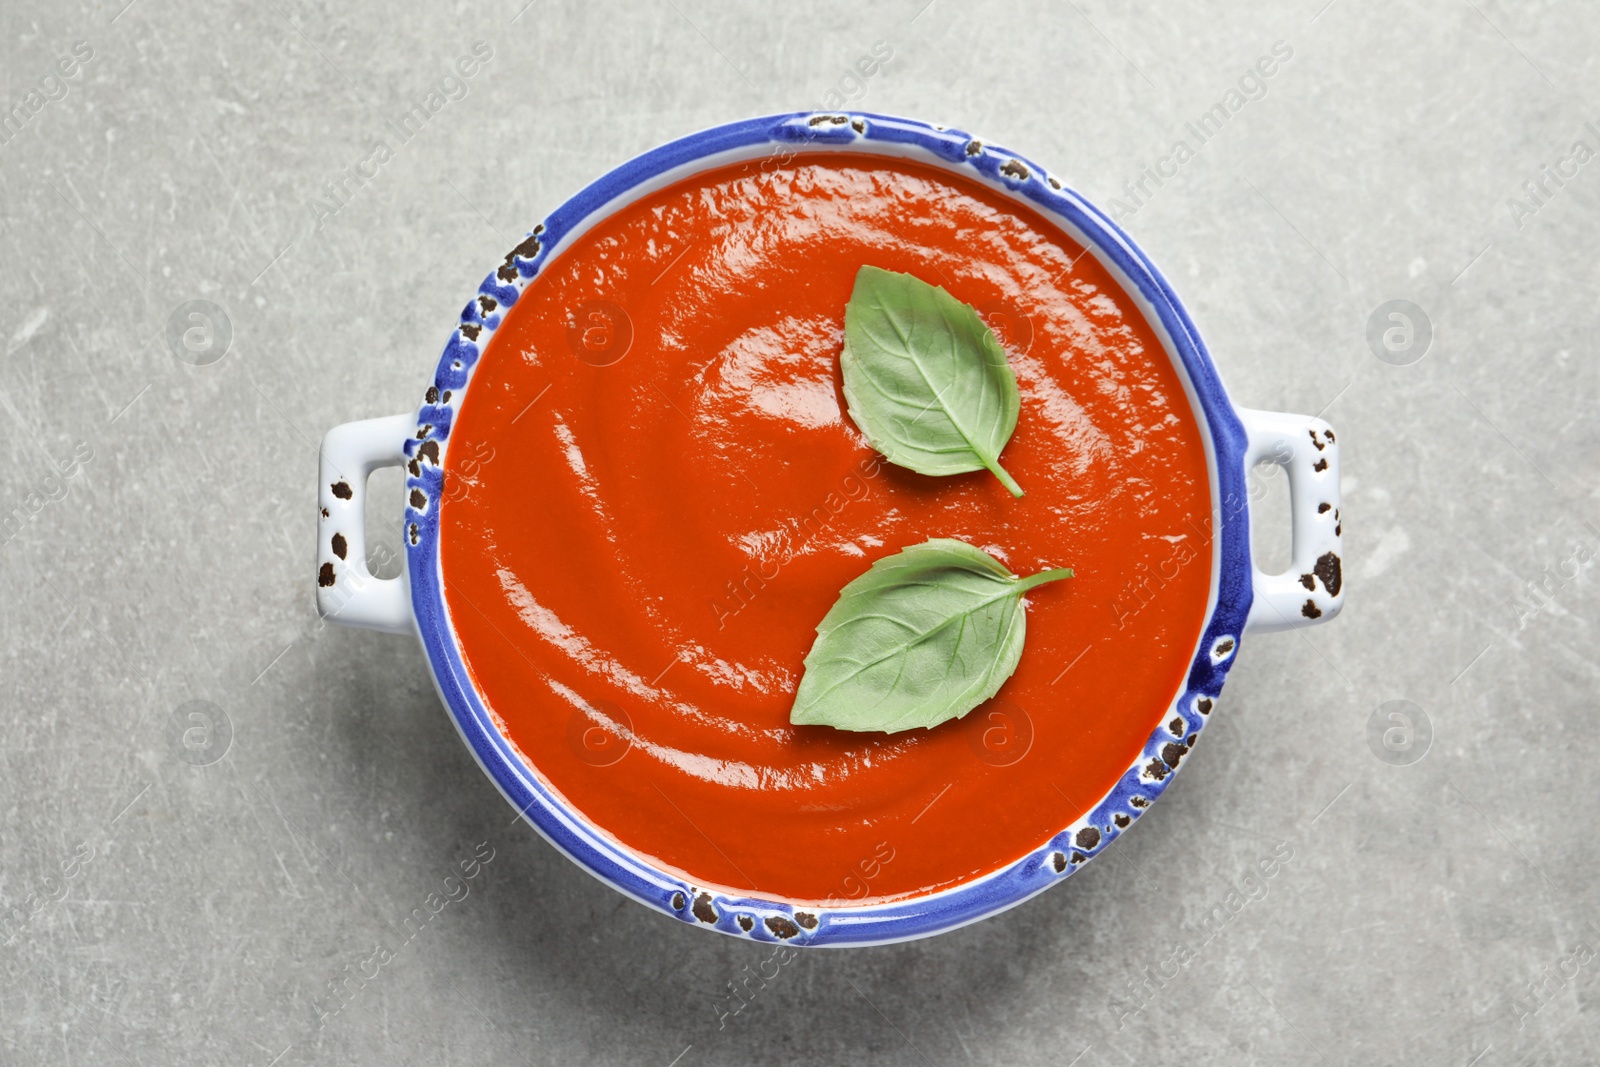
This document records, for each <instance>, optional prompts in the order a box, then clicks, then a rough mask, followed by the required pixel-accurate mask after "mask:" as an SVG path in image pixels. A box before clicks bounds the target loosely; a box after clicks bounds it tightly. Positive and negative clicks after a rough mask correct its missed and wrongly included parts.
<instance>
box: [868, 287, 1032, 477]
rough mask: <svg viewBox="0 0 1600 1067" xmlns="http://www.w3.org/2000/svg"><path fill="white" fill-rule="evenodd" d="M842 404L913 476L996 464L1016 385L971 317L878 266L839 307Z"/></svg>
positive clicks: (965, 308) (964, 308) (994, 343)
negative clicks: (842, 341)
mask: <svg viewBox="0 0 1600 1067" xmlns="http://www.w3.org/2000/svg"><path fill="white" fill-rule="evenodd" d="M839 362H840V365H841V366H842V368H843V370H844V398H845V403H846V404H847V405H848V406H849V409H850V417H851V418H852V419H854V420H855V424H856V425H857V426H859V427H860V428H861V432H862V433H864V434H866V437H867V441H868V442H869V443H870V444H871V445H872V447H873V448H876V449H877V450H878V451H879V452H882V453H883V454H884V456H885V457H886V458H887V459H888V460H889V462H891V463H895V464H898V465H900V466H902V467H909V468H911V469H912V470H914V471H917V472H918V473H920V474H961V473H963V472H966V471H976V470H984V469H988V470H990V471H992V472H993V473H994V476H995V477H996V478H999V479H1000V481H1001V482H1002V483H1003V484H1004V485H1005V487H1006V488H1007V489H1009V490H1011V495H1012V496H1021V495H1022V488H1021V487H1020V486H1019V485H1017V483H1016V480H1015V479H1013V478H1012V477H1011V475H1009V474H1007V473H1006V472H1005V471H1004V470H1003V469H1002V468H1001V466H1000V450H1001V449H1003V448H1005V446H1006V442H1007V441H1010V440H1011V432H1012V431H1013V430H1015V429H1016V428H1017V410H1018V408H1019V406H1020V401H1019V399H1018V396H1017V379H1016V376H1015V375H1013V374H1012V373H1011V365H1010V364H1009V363H1007V362H1006V353H1005V349H1003V348H1001V347H1000V342H999V341H998V340H996V339H995V336H994V331H992V330H990V329H989V327H988V326H986V325H984V322H983V320H982V319H980V318H979V317H978V313H977V312H976V311H974V310H973V309H972V307H971V306H970V305H968V304H963V303H962V302H961V301H959V300H957V299H956V298H955V297H953V296H951V295H950V294H949V293H947V292H945V291H944V290H943V289H941V288H939V287H938V286H936V285H929V284H928V283H927V282H925V281H922V280H921V279H919V278H915V277H913V276H911V275H909V274H896V273H894V272H893V271H887V270H882V269H880V268H878V267H862V268H861V269H860V270H859V271H857V272H856V284H855V289H854V290H853V291H852V292H851V294H850V303H849V304H847V305H846V306H845V311H844V353H843V354H842V355H841V356H840V357H839Z"/></svg>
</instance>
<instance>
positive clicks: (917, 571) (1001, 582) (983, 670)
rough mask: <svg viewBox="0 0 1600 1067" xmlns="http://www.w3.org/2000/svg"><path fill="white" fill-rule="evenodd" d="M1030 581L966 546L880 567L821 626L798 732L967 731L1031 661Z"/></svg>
mask: <svg viewBox="0 0 1600 1067" xmlns="http://www.w3.org/2000/svg"><path fill="white" fill-rule="evenodd" d="M1070 577H1072V571H1070V570H1066V569H1058V570H1047V571H1041V572H1040V573H1038V574H1035V575H1033V576H1031V577H1028V578H1019V577H1017V576H1016V575H1015V574H1012V573H1011V571H1009V570H1008V569H1007V568H1006V567H1005V565H1004V564H1002V563H1001V562H1000V561H999V560H997V559H995V558H994V557H993V556H991V555H989V554H988V553H987V552H984V551H983V550H982V549H978V548H974V547H973V546H972V545H969V544H967V543H966V542H965V541H957V540H955V539H953V538H948V537H936V538H933V539H931V540H929V541H925V542H923V543H922V544H920V545H912V546H911V547H909V548H906V549H903V550H902V551H900V552H898V553H896V554H895V555H892V556H886V557H884V558H883V559H880V560H878V561H877V562H876V563H874V564H873V565H872V567H871V568H870V569H869V570H868V571H867V572H866V573H865V574H863V575H861V576H859V577H857V578H856V579H854V580H853V581H851V582H850V583H849V584H848V585H846V586H845V587H844V588H843V589H842V590H840V592H839V599H838V600H837V601H835V603H834V605H833V607H832V608H830V609H829V610H828V613H827V615H825V616H824V617H823V619H822V622H821V623H819V624H818V625H817V639H816V641H815V642H814V643H813V644H812V646H811V651H810V652H809V653H808V654H807V655H806V660H805V674H804V676H803V677H802V678H801V679H800V688H799V691H798V692H797V693H796V694H795V701H794V707H793V709H792V710H791V712H790V714H789V721H790V722H792V723H794V724H795V725H797V726H808V725H823V726H832V727H835V728H836V729H840V730H856V731H871V730H878V731H883V732H886V733H896V732H899V731H901V730H910V729H914V728H916V727H922V728H924V729H930V728H932V727H934V726H937V725H939V724H940V723H942V722H945V721H947V720H950V719H958V718H960V717H961V716H963V715H965V714H966V713H967V712H969V711H971V710H972V709H973V708H975V707H977V706H978V705H979V704H982V703H983V702H984V701H985V700H988V699H989V698H990V697H992V696H994V695H995V693H996V692H998V691H999V689H1000V686H1001V685H1002V684H1004V683H1005V680H1006V679H1007V678H1010V677H1011V675H1012V673H1013V672H1014V671H1015V670H1016V669H1017V663H1018V662H1019V661H1020V660H1021V658H1022V643H1023V638H1024V636H1025V634H1026V631H1027V620H1026V618H1025V613H1024V610H1023V604H1022V595H1023V594H1024V593H1026V592H1027V591H1028V590H1030V589H1034V588H1036V587H1038V586H1041V585H1044V584H1045V583H1047V582H1055V581H1059V580H1061V579H1063V578H1070Z"/></svg>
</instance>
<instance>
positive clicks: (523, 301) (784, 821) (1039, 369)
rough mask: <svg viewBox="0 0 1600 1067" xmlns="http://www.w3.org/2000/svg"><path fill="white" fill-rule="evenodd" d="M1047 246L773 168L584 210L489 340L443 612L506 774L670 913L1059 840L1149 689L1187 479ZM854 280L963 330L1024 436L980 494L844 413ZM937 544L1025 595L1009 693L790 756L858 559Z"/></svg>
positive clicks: (1018, 225) (912, 177) (857, 179)
mask: <svg viewBox="0 0 1600 1067" xmlns="http://www.w3.org/2000/svg"><path fill="white" fill-rule="evenodd" d="M1082 252H1083V250H1082V249H1081V248H1080V247H1079V246H1078V245H1076V244H1075V243H1074V242H1072V241H1071V240H1069V239H1067V238H1066V237H1065V236H1063V235H1062V234H1061V233H1060V232H1059V231H1058V230H1056V229H1055V228H1053V227H1052V226H1051V225H1050V224H1049V223H1048V222H1046V221H1045V220H1044V219H1043V218H1042V217H1040V216H1038V215H1036V214H1034V213H1032V212H1031V211H1030V210H1028V209H1027V208H1025V207H1022V206H1020V205H1019V204H1017V203H1015V202H1013V201H1011V200H1009V199H1007V198H1006V197H1004V196H1003V195H1001V194H998V193H996V192H993V191H990V190H989V189H987V188H985V187H983V186H981V185H980V184H978V183H976V182H974V181H969V180H967V179H964V178H962V177H959V176H957V175H953V174H951V173H948V172H946V171H943V170H939V169H936V168H934V167H931V166H923V165H920V164H916V163H912V162H907V161H903V160H892V159H888V158H878V157H863V156H861V155H857V154H850V155H844V154H837V155H835V154H827V155H801V156H798V157H794V158H793V159H791V160H789V161H788V162H786V163H785V164H783V165H775V163H774V161H772V160H768V161H765V163H763V162H752V163H748V164H740V165H735V166H730V167H726V168H724V169H719V170H713V171H709V172H707V173H704V174H700V175H698V176H695V177H693V178H690V179H688V180H686V181H684V182H682V183H680V184H678V185H674V186H672V187H670V188H667V189H665V190H662V191H660V192H657V193H654V194H652V195H649V196H647V197H645V198H644V199H642V200H640V201H638V202H636V203H634V204H631V205H630V206H628V207H625V208H622V209H621V210H619V211H617V212H615V213H614V214H612V215H611V216H609V217H608V218H607V219H606V220H605V221H603V222H601V223H600V224H598V225H597V226H595V227H594V228H593V229H591V230H590V231H588V232H587V233H585V234H583V235H582V236H581V237H580V238H578V239H577V240H576V241H575V243H573V244H572V245H571V246H570V247H568V248H566V249H565V250H563V251H562V252H561V253H560V254H559V255H558V256H557V257H556V258H555V259H554V260H553V261H552V262H551V263H550V264H549V265H548V266H546V267H545V268H544V270H543V271H542V273H541V274H540V275H539V276H537V277H536V278H534V279H533V280H532V281H531V282H530V283H529V285H528V288H527V290H526V292H525V293H524V294H523V295H522V296H521V298H520V299H519V300H518V301H517V302H516V304H515V306H514V307H512V308H511V309H510V311H509V312H508V313H507V314H506V317H505V321H504V323H503V324H502V325H501V327H500V328H499V330H498V332H497V333H496V334H495V335H494V337H493V339H492V341H491V342H490V343H489V345H488V350H487V351H486V352H485V353H484V355H483V358H482V359H481V360H480V362H479V364H478V366H477V369H476V370H475V372H474V377H473V380H472V386H471V389H470V391H469V392H468V394H467V396H466V397H465V399H464V400H463V402H462V404H461V409H460V411H459V413H458V417H457V418H456V420H455V424H454V428H453V430H452V432H451V438H450V443H449V449H448V456H447V459H446V475H445V476H446V482H445V491H444V499H443V502H442V504H441V510H440V526H441V532H440V553H441V566H442V570H443V575H444V582H445V598H446V602H447V604H448V608H449V612H450V618H451V621H452V622H453V624H454V626H455V629H456V632H457V634H458V635H459V638H460V644H461V649H462V655H463V658H464V659H465V661H466V664H467V667H468V669H469V670H470V672H471V674H472V678H473V681H474V682H475V684H476V686H477V688H478V691H479V692H480V693H481V694H482V696H483V699H484V701H485V703H486V704H487V706H488V707H489V709H490V710H491V712H492V713H493V715H494V717H495V720H496V722H497V724H498V725H499V726H500V728H501V729H502V730H503V732H504V733H505V735H506V737H507V738H509V739H510V741H511V742H512V743H513V745H514V746H515V747H516V749H517V750H518V751H519V752H520V753H521V754H522V756H523V758H524V759H525V760H526V761H527V763H528V765H529V766H530V767H532V768H533V769H534V771H535V772H536V773H537V774H538V775H539V776H540V777H541V778H542V779H543V780H544V781H545V782H546V783H548V784H549V786H550V787H551V788H552V789H554V790H555V791H556V792H557V793H559V794H560V795H561V796H562V797H563V798H565V800H566V801H567V802H568V803H569V804H571V805H572V807H574V808H575V809H577V810H578V811H579V812H581V813H582V814H583V815H584V816H586V817H587V818H588V819H589V820H591V821H592V822H593V823H594V824H595V825H596V826H598V827H599V828H600V829H601V830H602V831H603V832H604V833H606V834H609V835H610V836H611V837H612V838H614V839H615V840H616V841H617V842H619V843H620V844H622V845H624V846H626V847H627V848H628V849H631V850H633V851H634V852H635V853H637V854H639V855H641V856H644V857H646V858H648V859H649V860H650V861H652V862H653V863H655V864H657V865H658V866H660V867H662V868H665V869H668V870H671V871H674V872H678V873H680V874H681V875H682V876H683V877H684V878H685V879H687V880H688V881H689V882H691V883H693V884H694V885H695V886H702V887H703V886H709V887H721V888H724V889H727V890H733V891H736V892H740V893H745V894H751V895H759V896H768V897H773V898H777V899H784V900H789V901H793V902H796V903H809V904H828V903H833V904H840V903H844V902H867V901H887V900H894V899H897V898H905V897H907V896H911V895H914V894H920V893H924V892H927V891H931V890H938V889H941V888H946V887H949V886H953V885H956V884H959V883H961V882H965V881H968V880H970V879H972V878H974V877H975V876H979V875H983V874H985V873H988V872H991V871H995V870H997V869H999V868H1002V867H1004V866H1007V865H1009V864H1010V863H1012V862H1014V861H1016V860H1018V859H1019V858H1021V857H1022V856H1024V855H1026V854H1027V853H1028V852H1029V851H1031V850H1033V849H1035V848H1038V847H1039V846H1041V845H1042V844H1043V843H1044V842H1045V841H1046V840H1047V839H1048V838H1049V837H1051V836H1052V835H1053V834H1055V833H1057V832H1059V831H1060V830H1061V828H1062V827H1065V826H1067V825H1068V824H1070V823H1071V822H1072V821H1073V820H1075V819H1077V818H1078V817H1079V816H1080V815H1082V814H1083V813H1084V812H1085V811H1086V810H1087V807H1088V806H1089V805H1091V804H1093V803H1094V802H1095V801H1096V799H1097V798H1099V797H1100V796H1101V795H1102V794H1103V793H1104V792H1105V791H1106V790H1107V789H1108V788H1110V787H1111V785H1112V784H1113V783H1114V781H1115V780H1116V779H1117V778H1118V776H1119V775H1120V774H1121V773H1122V772H1123V771H1124V770H1125V769H1126V768H1127V767H1128V766H1129V765H1130V764H1131V762H1132V761H1133V760H1134V759H1135V758H1136V756H1137V755H1138V752H1139V749H1140V747H1141V745H1142V743H1143V742H1144V740H1145V739H1146V738H1147V737H1148V736H1149V734H1150V732H1151V731H1152V730H1153V729H1154V728H1155V727H1156V725H1157V724H1158V723H1159V722H1160V721H1161V719H1162V717H1163V715H1164V714H1165V713H1166V712H1167V710H1168V708H1169V706H1170V703H1171V701H1172V699H1173V696H1174V695H1175V693H1176V692H1177V691H1178V689H1179V687H1180V685H1181V683H1182V680H1183V677H1184V674H1185V671H1186V670H1187V667H1188V663H1189V660H1190V657H1191V656H1192V654H1193V650H1194V648H1195V646H1196V643H1197V641H1198V638H1199V632H1200V626H1201V623H1202V621H1203V616H1204V613H1205V608H1206V603H1207V598H1208V590H1209V581H1210V571H1211V549H1210V546H1209V544H1208V543H1207V531H1208V529H1209V524H1208V522H1207V518H1208V516H1209V513H1210V493H1209V488H1208V484H1209V483H1208V477H1207V473H1206V460H1205V453H1204V449H1203V445H1202V439H1201V435H1200V431H1199V429H1198V427H1197V425H1196V423H1195V420H1194V417H1193V414H1192V412H1191V409H1190V406H1189V403H1188V401H1187V399H1186V396H1185V393H1184V390H1183V386H1182V385H1181V384H1180V381H1179V378H1178V376H1177V374H1176V372H1175V371H1174V369H1173V367H1172V365H1171V364H1170V362H1169V361H1168V358H1167V356H1166V355H1165V354H1164V350H1163V349H1162V347H1161V345H1160V343H1159V341H1158V340H1157V338H1156V336H1155V334H1154V332H1153V331H1152V329H1151V328H1150V326H1149V324H1148V323H1147V322H1146V321H1145V319H1144V318H1143V317H1142V316H1141V314H1140V313H1139V312H1138V310H1137V309H1136V308H1135V306H1134V304H1133V302H1132V300H1131V299H1130V298H1129V297H1128V296H1127V294H1126V293H1124V292H1123V291H1122V290H1121V289H1120V288H1119V286H1118V285H1117V284H1116V283H1115V282H1114V281H1113V280H1112V279H1111V277H1110V276H1109V275H1108V274H1107V273H1106V271H1105V270H1104V269H1102V268H1101V267H1100V266H1099V265H1098V263H1097V262H1096V260H1095V259H1094V258H1093V257H1092V256H1085V255H1083V254H1082ZM862 264H873V265H875V266H878V267H882V268H884V269H887V270H893V271H906V272H910V273H912V274H915V275H916V276H917V277H919V278H922V279H923V280H925V281H928V282H931V283H933V284H937V285H942V286H944V287H945V288H946V289H947V290H949V291H950V292H951V293H952V294H953V295H954V296H956V297H957V298H959V299H961V300H964V301H966V302H968V303H970V304H972V305H973V306H974V307H976V308H978V309H979V311H980V313H981V314H983V315H984V316H985V317H986V319H987V320H988V321H989V322H990V324H991V325H992V326H994V327H995V329H996V332H997V334H998V335H999V336H1000V337H1001V339H1002V341H1003V343H1004V344H1005V346H1006V349H1007V351H1008V354H1009V356H1010V359H1011V363H1012V366H1013V367H1014V369H1015V372H1016V378H1017V383H1018V387H1019V389H1020V391H1021V397H1022V413H1021V417H1020V419H1019V421H1018V423H1017V429H1016V433H1015V436H1014V437H1013V438H1012V439H1011V443H1010V444H1009V446H1007V448H1006V449H1005V451H1004V453H1003V454H1002V456H1001V460H1002V462H1003V463H1004V465H1005V467H1006V469H1007V470H1008V471H1010V472H1011V474H1012V475H1013V476H1015V478H1016V479H1017V481H1018V482H1019V483H1021V485H1022V486H1023V488H1024V489H1025V490H1026V492H1027V495H1026V496H1024V497H1022V498H1021V499H1013V498H1012V497H1011V495H1010V494H1009V493H1008V492H1007V491H1006V489H1005V488H1004V487H1003V486H1002V485H1001V484H1000V482H999V481H997V480H996V479H995V478H994V477H993V476H992V475H990V474H989V473H987V472H985V471H979V472H976V473H973V474H970V475H962V476H956V477H945V478H931V477H925V476H922V475H918V474H915V473H912V472H910V471H907V470H904V469H901V468H897V467H894V466H892V465H890V464H889V463H888V462H887V461H884V460H882V459H881V457H879V456H878V455H877V454H876V453H875V452H873V450H872V449H871V448H870V447H869V446H868V445H867V444H866V443H865V440H864V438H863V437H862V435H861V433H860V432H859V431H858V430H857V429H856V427H855V426H854V425H853V424H852V423H851V421H850V418H849V416H848V414H847V412H846V410H845V403H844V397H843V393H842V390H841V385H840V376H839V373H840V372H839V352H840V348H841V346H842V344H843V338H844V312H845V304H846V302H847V301H848V300H849V297H850V292H851V287H852V285H853V283H854V280H855V276H856V271H857V269H858V268H860V267H861V266H862ZM930 537H958V538H961V539H963V540H966V541H968V542H970V543H972V544H974V545H977V546H979V547H981V548H984V549H986V550H987V551H989V552H991V553H992V554H994V555H995V556H996V557H997V558H999V559H1000V560H1002V561H1004V562H1005V563H1006V564H1007V565H1008V566H1009V567H1010V568H1011V570H1012V571H1013V572H1015V573H1018V574H1032V573H1033V572H1035V571H1038V570H1041V569H1044V568H1048V567H1071V568H1073V570H1074V571H1075V572H1076V577H1074V578H1072V579H1071V580H1069V581H1064V582H1059V583H1056V584H1054V585H1050V586H1046V587H1043V588H1041V589H1038V590H1036V591H1034V592H1033V593H1031V594H1030V595H1029V600H1028V604H1029V606H1028V609H1027V612H1028V614H1027V643H1026V647H1025V650H1024V652H1023V655H1022V663H1021V665H1020V666H1019V667H1018V668H1017V671H1016V673H1015V675H1013V676H1012V678H1011V679H1010V681H1008V682H1007V683H1006V684H1005V686H1004V688H1002V689H1001V690H1000V692H999V694H998V695H997V697H996V698H995V699H994V700H993V701H991V702H990V703H988V704H986V705H983V706H980V707H979V708H977V709H976V710H974V711H973V712H971V713H970V714H969V715H967V716H966V717H965V718H964V719H962V720H960V721H954V722H949V723H946V724H944V725H941V726H939V727H936V728H934V729H932V730H914V731H911V732H906V733H897V734H883V733H845V732H840V731H836V730H833V729H831V728H828V727H821V726H808V727H795V726H791V725H790V723H789V711H790V706H791V703H792V701H793V697H794V693H795V689H796V687H797V686H798V684H799V682H800V676H801V671H802V661H803V660H804V658H805V655H806V652H807V650H808V649H809V648H810V646H811V643H812V641H813V639H814V637H815V627H816V625H817V623H818V622H819V621H820V620H821V619H822V616H823V615H824V614H825V613H826V612H827V610H828V608H829V607H830V606H831V605H832V603H833V601H834V600H835V598H836V597H837V595H838V593H839V590H840V588H841V587H843V586H844V585H845V583H847V582H849V581H850V580H851V579H853V578H855V577H856V576H858V575H860V574H861V573H862V572H864V571H865V570H866V569H867V568H868V567H869V566H870V565H871V564H872V562H873V561H874V560H877V559H879V558H881V557H883V556H886V555H889V554H891V553H894V552H897V551H899V550H900V549H902V548H904V547H906V546H908V545H913V544H917V543H919V542H922V541H925V540H927V539H928V538H930Z"/></svg>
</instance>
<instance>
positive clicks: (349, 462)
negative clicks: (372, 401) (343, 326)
mask: <svg viewBox="0 0 1600 1067" xmlns="http://www.w3.org/2000/svg"><path fill="white" fill-rule="evenodd" d="M416 428H417V420H416V416H415V415H391V416H390V417H389V418H386V419H367V420H366V421H364V422H347V423H345V424H344V425H343V426H335V427H334V428H333V429H331V430H329V431H328V434H327V436H326V437H324V438H323V439H322V463H321V470H320V472H319V473H320V477H321V482H322V484H321V485H319V486H318V487H317V507H318V511H317V610H318V611H319V612H321V613H322V617H323V618H325V619H327V620H328V621H329V622H337V623H341V624H343V625H345V626H359V627H362V628H363V629H367V630H382V631H384V632H386V633H395V634H403V633H410V632H411V630H412V625H413V624H412V614H411V587H410V583H409V582H408V581H407V579H406V574H405V571H404V570H403V569H402V571H401V573H400V577H398V578H374V577H373V576H372V572H371V571H369V570H368V569H367V521H366V511H365V508H366V499H367V476H368V475H369V474H371V473H372V472H373V471H375V470H377V469H378V468H379V467H398V466H399V465H400V464H402V463H404V462H405V461H406V453H405V445H406V442H407V441H408V440H410V439H411V437H412V434H413V433H414V432H415V431H416ZM399 521H400V517H399V516H398V515H397V516H395V522H396V523H397V524H398V523H399ZM400 558H401V564H402V567H404V562H405V554H404V553H403V552H402V553H401V557H400Z"/></svg>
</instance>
